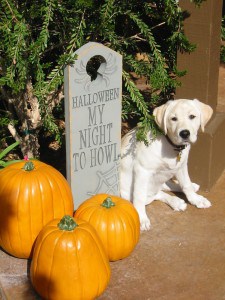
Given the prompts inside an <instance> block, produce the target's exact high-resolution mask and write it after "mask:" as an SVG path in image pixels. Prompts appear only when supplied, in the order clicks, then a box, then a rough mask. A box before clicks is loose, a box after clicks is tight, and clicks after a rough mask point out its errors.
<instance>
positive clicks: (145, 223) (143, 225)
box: [140, 216, 151, 231]
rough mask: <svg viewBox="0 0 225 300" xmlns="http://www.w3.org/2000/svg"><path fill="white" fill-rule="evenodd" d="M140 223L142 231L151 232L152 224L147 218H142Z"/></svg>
mask: <svg viewBox="0 0 225 300" xmlns="http://www.w3.org/2000/svg"><path fill="white" fill-rule="evenodd" d="M140 223H141V227H140V229H141V230H142V231H144V230H149V229H150V228H151V222H150V220H149V218H148V217H147V216H146V217H144V218H141V220H140Z"/></svg>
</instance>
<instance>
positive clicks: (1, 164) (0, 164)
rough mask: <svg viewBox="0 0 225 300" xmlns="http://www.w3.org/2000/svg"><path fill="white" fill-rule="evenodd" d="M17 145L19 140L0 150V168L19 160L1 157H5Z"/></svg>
mask: <svg viewBox="0 0 225 300" xmlns="http://www.w3.org/2000/svg"><path fill="white" fill-rule="evenodd" d="M18 145H19V142H15V143H13V144H12V145H10V146H8V147H7V148H6V149H4V150H3V151H1V152H0V168H5V167H7V166H8V165H10V164H12V163H15V162H17V161H19V160H10V161H8V162H7V161H4V160H3V157H5V156H6V155H7V154H8V153H9V152H10V151H12V150H13V149H14V148H15V147H17V146H18Z"/></svg>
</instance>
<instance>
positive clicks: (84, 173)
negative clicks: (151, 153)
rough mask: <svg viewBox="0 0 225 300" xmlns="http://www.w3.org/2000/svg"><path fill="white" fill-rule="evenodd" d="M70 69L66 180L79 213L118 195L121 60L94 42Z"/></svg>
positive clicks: (67, 79) (67, 78)
mask: <svg viewBox="0 0 225 300" xmlns="http://www.w3.org/2000/svg"><path fill="white" fill-rule="evenodd" d="M76 54H77V60H76V62H75V64H74V65H72V66H67V67H66V69H65V73H64V74H65V83H64V89H65V120H66V161H67V163H66V164H67V180H68V181H69V183H70V185H71V188H72V193H73V197H74V205H75V208H77V207H78V205H79V204H80V203H82V202H83V201H84V200H85V199H87V198H88V197H90V196H91V195H95V194H98V193H109V194H114V195H118V194H119V172H118V168H119V159H120V145H121V142H120V141H121V95H122V57H121V55H120V54H118V53H116V52H115V51H113V50H111V49H109V48H107V47H105V46H103V45H102V44H98V43H93V42H90V43H88V44H86V45H84V46H82V47H81V48H80V49H78V50H77V52H76Z"/></svg>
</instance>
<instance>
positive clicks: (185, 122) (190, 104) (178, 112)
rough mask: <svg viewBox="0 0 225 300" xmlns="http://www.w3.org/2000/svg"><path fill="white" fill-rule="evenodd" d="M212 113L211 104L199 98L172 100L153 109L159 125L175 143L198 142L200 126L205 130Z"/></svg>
mask: <svg viewBox="0 0 225 300" xmlns="http://www.w3.org/2000/svg"><path fill="white" fill-rule="evenodd" d="M212 113H213V110H212V108H211V107H210V106H209V105H207V104H204V103H202V102H200V101H198V100H197V99H194V100H187V99H179V100H170V101H168V102H167V103H166V104H164V105H161V106H159V107H157V108H155V109H154V111H153V115H154V116H155V121H156V123H157V125H158V126H159V127H160V128H161V129H162V130H163V131H164V133H165V134H166V135H167V136H168V137H169V139H170V140H171V141H172V142H173V143H174V144H175V145H183V144H187V143H194V142H196V140H197V133H198V130H199V128H200V127H201V129H202V131H204V128H205V125H206V124H207V122H208V121H209V120H210V118H211V116H212Z"/></svg>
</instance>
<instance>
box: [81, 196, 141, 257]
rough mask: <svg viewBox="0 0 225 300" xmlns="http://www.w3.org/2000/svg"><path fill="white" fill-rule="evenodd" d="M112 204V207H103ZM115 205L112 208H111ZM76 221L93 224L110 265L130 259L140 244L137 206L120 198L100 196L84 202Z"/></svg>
mask: <svg viewBox="0 0 225 300" xmlns="http://www.w3.org/2000/svg"><path fill="white" fill-rule="evenodd" d="M105 200H109V207H107V205H103V202H104V201H105ZM110 201H111V203H114V205H112V206H111V204H110ZM75 217H76V218H81V219H83V220H85V221H87V222H89V223H90V224H91V225H92V226H93V227H94V228H95V229H96V231H97V233H98V235H99V237H100V238H101V240H102V242H103V245H104V246H105V249H106V252H107V253H108V257H109V260H110V261H116V260H119V259H122V258H125V257H127V256H128V255H129V254H130V253H131V252H132V251H133V249H134V247H135V246H136V244H137V243H138V241H139V236H140V221H139V216H138V213H137V211H136V210H135V208H134V206H133V205H132V204H131V203H130V202H129V201H127V200H124V199H121V198H120V197H117V196H112V195H107V194H98V195H95V196H93V197H91V198H90V199H87V200H86V201H84V202H83V203H82V204H81V205H80V206H79V207H78V209H77V211H76V212H75Z"/></svg>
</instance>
